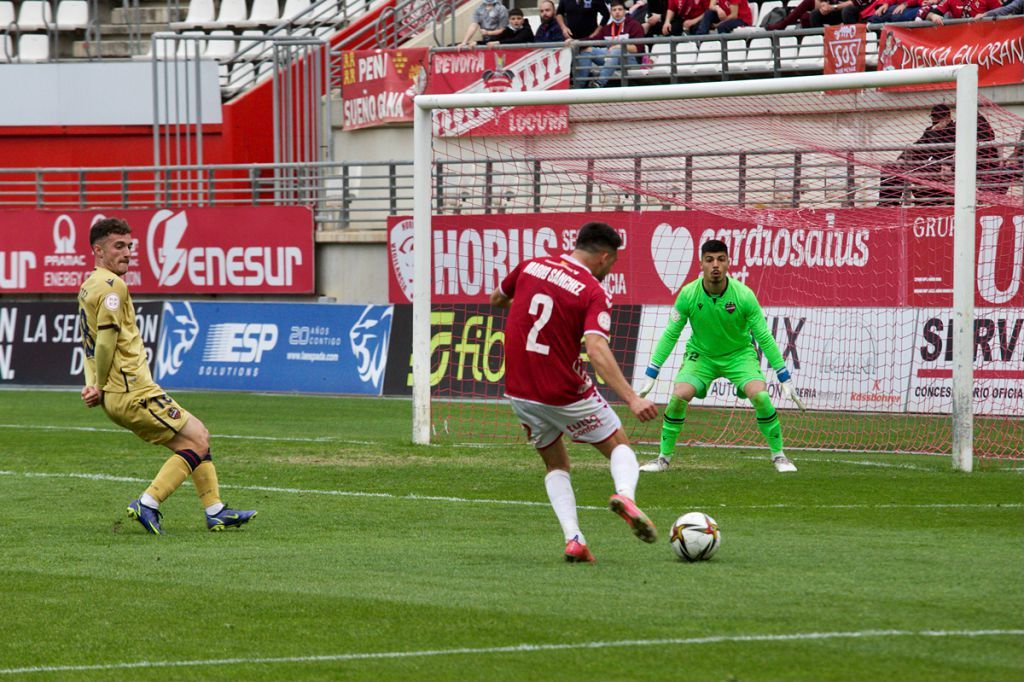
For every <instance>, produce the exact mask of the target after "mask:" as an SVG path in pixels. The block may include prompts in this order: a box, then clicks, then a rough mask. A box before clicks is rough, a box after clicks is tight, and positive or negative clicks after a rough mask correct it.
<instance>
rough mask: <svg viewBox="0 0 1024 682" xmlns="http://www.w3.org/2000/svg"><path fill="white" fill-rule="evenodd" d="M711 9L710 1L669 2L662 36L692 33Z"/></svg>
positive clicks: (674, 0) (678, 0) (671, 0)
mask: <svg viewBox="0 0 1024 682" xmlns="http://www.w3.org/2000/svg"><path fill="white" fill-rule="evenodd" d="M709 7H710V4H709V0H669V3H668V10H667V11H666V12H665V24H664V25H663V26H662V29H661V34H662V35H666V36H667V35H674V36H678V35H682V34H683V33H692V31H693V29H694V27H695V26H697V25H698V24H699V23H700V20H701V19H703V18H704V13H705V12H707V11H708V9H709Z"/></svg>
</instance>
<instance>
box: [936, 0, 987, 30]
mask: <svg viewBox="0 0 1024 682" xmlns="http://www.w3.org/2000/svg"><path fill="white" fill-rule="evenodd" d="M997 9H1001V3H1000V2H999V0H941V2H938V3H929V4H925V5H923V6H922V7H921V11H920V13H919V14H918V16H919V17H920V18H921V19H924V20H925V21H930V22H932V23H934V24H938V25H939V26H942V24H943V22H944V21H945V20H946V19H973V18H977V17H980V16H982V15H984V14H986V13H987V12H991V11H992V10H997Z"/></svg>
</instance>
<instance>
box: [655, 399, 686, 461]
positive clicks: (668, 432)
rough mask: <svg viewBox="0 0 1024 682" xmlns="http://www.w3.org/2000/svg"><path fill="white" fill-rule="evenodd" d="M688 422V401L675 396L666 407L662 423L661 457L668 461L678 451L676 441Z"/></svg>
mask: <svg viewBox="0 0 1024 682" xmlns="http://www.w3.org/2000/svg"><path fill="white" fill-rule="evenodd" d="M685 421H686V401H685V400H681V399H679V398H677V397H675V396H672V397H671V398H669V401H668V405H667V406H665V417H664V419H663V420H662V422H661V456H662V457H664V458H666V459H668V458H670V457H672V455H673V454H674V453H675V450H676V439H677V438H679V432H680V431H682V430H683V422H685Z"/></svg>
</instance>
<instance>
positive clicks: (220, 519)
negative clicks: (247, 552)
mask: <svg viewBox="0 0 1024 682" xmlns="http://www.w3.org/2000/svg"><path fill="white" fill-rule="evenodd" d="M254 516H256V511H255V510H251V509H250V510H243V509H229V508H228V507H224V508H223V509H221V510H220V511H219V512H217V513H216V514H207V515H206V527H207V528H208V529H209V530H212V531H221V530H224V529H225V528H238V527H240V526H244V525H245V524H247V523H249V520H250V519H252V517H254Z"/></svg>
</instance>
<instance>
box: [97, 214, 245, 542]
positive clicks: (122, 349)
mask: <svg viewBox="0 0 1024 682" xmlns="http://www.w3.org/2000/svg"><path fill="white" fill-rule="evenodd" d="M130 235H131V228H129V227H128V223H126V222H125V221H123V220H120V219H118V218H106V219H104V220H100V221H98V222H97V223H96V224H95V225H93V226H92V229H91V230H90V231H89V244H90V245H91V247H92V252H93V256H94V257H95V260H96V269H95V270H93V272H92V274H91V275H89V277H88V278H87V279H86V280H85V282H84V283H83V284H82V288H81V290H80V291H79V292H78V324H79V327H80V330H81V334H82V345H83V346H84V347H85V388H83V389H82V402H84V403H85V404H86V406H87V407H96V406H97V405H100V406H102V407H103V411H104V412H106V413H107V416H108V417H110V420H111V421H112V422H114V423H115V424H117V425H119V426H123V427H124V428H126V429H128V430H130V431H131V432H133V433H134V434H135V435H137V436H138V437H139V438H141V439H142V440H144V441H146V442H148V443H153V444H155V445H164V446H166V447H167V448H169V449H170V450H171V451H172V452H173V453H174V454H173V455H171V457H170V458H169V459H168V460H167V461H166V462H164V465H163V467H161V469H160V472H159V473H157V475H156V478H154V479H153V482H152V483H151V484H150V485H149V487H148V488H146V491H145V492H144V493H142V495H141V496H140V497H139V498H138V499H136V500H133V501H132V502H131V504H129V505H128V516H130V517H132V518H133V519H136V520H138V522H139V523H141V524H142V525H143V527H144V528H145V529H146V530H148V531H149V532H150V533H153V534H155V535H159V534H161V533H163V529H162V528H161V527H160V519H161V514H160V511H159V509H160V503H161V502H163V501H164V500H166V499H167V498H168V497H169V496H170V494H171V493H173V492H174V491H175V490H176V489H177V488H178V486H180V485H181V484H182V483H184V482H185V479H186V478H188V477H189V476H190V475H191V476H192V482H193V483H194V484H195V487H196V492H197V493H198V494H199V499H200V501H201V502H202V504H203V507H205V509H206V527H207V528H209V529H210V530H214V531H217V530H224V529H225V528H230V527H232V526H235V527H237V526H241V525H243V524H245V523H247V522H248V521H249V520H250V519H252V517H254V516H255V515H256V512H255V511H244V510H239V509H229V508H228V507H226V506H224V503H223V502H221V499H220V490H219V488H218V485H217V471H216V469H215V468H214V466H213V460H212V459H211V458H210V433H209V431H207V430H206V427H205V426H203V423H202V422H201V421H199V420H198V419H196V418H195V417H194V416H192V415H191V414H189V413H188V411H187V410H185V409H184V408H182V407H181V406H180V405H178V403H176V402H175V401H174V399H173V398H171V397H170V396H169V395H167V394H166V393H164V391H163V389H162V388H160V387H159V386H158V385H157V384H156V383H155V382H154V381H153V376H152V375H151V374H150V371H149V366H148V365H147V364H146V349H145V348H144V347H143V345H142V337H141V336H139V328H138V327H137V326H136V324H135V306H134V305H133V304H132V299H131V296H130V295H129V294H128V286H127V285H126V284H125V283H124V280H123V279H121V277H123V276H124V274H125V273H126V272H128V265H129V263H130V262H131V256H132V239H131V236H130Z"/></svg>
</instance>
